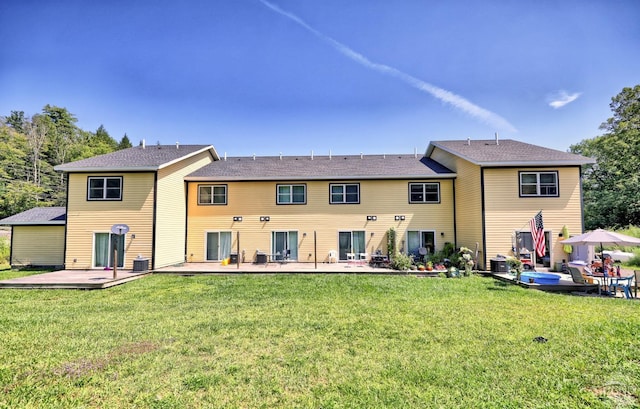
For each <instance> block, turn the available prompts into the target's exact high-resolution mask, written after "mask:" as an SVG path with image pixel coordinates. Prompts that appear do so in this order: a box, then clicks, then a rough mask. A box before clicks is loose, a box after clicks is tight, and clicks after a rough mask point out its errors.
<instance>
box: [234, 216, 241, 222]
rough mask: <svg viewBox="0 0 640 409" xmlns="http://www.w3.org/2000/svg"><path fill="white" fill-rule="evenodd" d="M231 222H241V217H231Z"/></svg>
mask: <svg viewBox="0 0 640 409" xmlns="http://www.w3.org/2000/svg"><path fill="white" fill-rule="evenodd" d="M233 221H234V222H241V221H242V216H233Z"/></svg>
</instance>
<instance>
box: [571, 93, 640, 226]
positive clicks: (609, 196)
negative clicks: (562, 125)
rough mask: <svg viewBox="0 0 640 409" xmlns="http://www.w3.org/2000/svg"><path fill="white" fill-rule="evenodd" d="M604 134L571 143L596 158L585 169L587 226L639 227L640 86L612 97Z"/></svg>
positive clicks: (604, 123)
mask: <svg viewBox="0 0 640 409" xmlns="http://www.w3.org/2000/svg"><path fill="white" fill-rule="evenodd" d="M609 107H610V108H611V111H612V113H613V116H611V117H610V118H608V119H607V120H606V121H605V122H603V123H602V125H600V129H601V130H603V131H604V133H603V134H602V135H600V136H596V137H595V138H591V139H585V140H583V141H581V142H580V143H578V144H575V145H571V147H570V150H571V152H574V153H579V154H581V155H584V156H588V157H591V158H593V159H595V160H596V163H595V164H593V165H588V166H586V167H585V168H584V170H583V192H584V199H583V200H584V221H585V229H586V230H593V229H596V228H605V229H607V228H608V229H621V228H627V227H629V226H640V85H636V86H634V87H625V88H623V89H622V91H621V92H620V93H619V94H618V95H616V96H614V97H613V98H612V99H611V103H610V104H609Z"/></svg>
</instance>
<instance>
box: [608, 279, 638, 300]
mask: <svg viewBox="0 0 640 409" xmlns="http://www.w3.org/2000/svg"><path fill="white" fill-rule="evenodd" d="M634 275H635V273H634ZM633 277H634V276H633V275H630V276H628V277H615V278H612V279H611V285H610V286H609V287H610V291H611V293H613V295H616V293H617V291H618V288H619V289H621V290H622V291H623V292H624V298H631V281H633Z"/></svg>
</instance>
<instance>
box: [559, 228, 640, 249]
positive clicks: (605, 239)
mask: <svg viewBox="0 0 640 409" xmlns="http://www.w3.org/2000/svg"><path fill="white" fill-rule="evenodd" d="M561 243H562V244H586V245H588V244H591V245H596V244H599V245H601V246H615V245H618V246H640V239H638V238H636V237H631V236H627V235H625V234H620V233H614V232H612V231H608V230H603V229H597V230H594V231H590V232H588V233H583V234H581V235H579V236H573V237H571V238H568V239H566V240H562V241H561Z"/></svg>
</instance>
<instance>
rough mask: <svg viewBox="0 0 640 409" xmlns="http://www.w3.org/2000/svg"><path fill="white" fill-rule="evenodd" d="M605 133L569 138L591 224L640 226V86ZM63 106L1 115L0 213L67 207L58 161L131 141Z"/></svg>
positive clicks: (616, 103) (619, 100)
mask: <svg viewBox="0 0 640 409" xmlns="http://www.w3.org/2000/svg"><path fill="white" fill-rule="evenodd" d="M609 106H610V108H611V111H612V113H613V115H612V116H611V117H610V118H608V119H607V120H606V121H605V122H603V123H602V125H601V126H600V129H601V130H603V131H604V133H603V134H602V135H600V136H596V137H595V138H591V139H584V140H582V141H581V142H580V143H577V144H575V145H571V147H570V148H569V150H570V151H571V152H573V153H577V154H581V155H584V156H588V157H591V158H594V159H595V160H596V163H595V164H593V165H587V166H585V167H584V169H583V194H584V221H585V229H586V230H593V229H596V228H610V229H618V228H625V227H628V226H631V225H633V226H640V85H636V86H634V87H625V88H623V89H622V91H621V92H620V93H619V94H618V95H616V96H614V97H613V98H612V99H611V104H610V105H609ZM76 122H77V119H76V117H75V116H74V115H73V114H71V113H70V112H69V111H67V110H66V109H65V108H60V107H56V106H51V105H46V106H45V107H44V108H43V109H42V113H39V114H35V115H33V116H31V117H28V116H25V114H24V112H22V111H12V112H11V113H10V115H8V116H6V117H0V218H3V217H6V216H10V215H12V214H15V213H19V212H21V211H24V210H27V209H30V208H32V207H35V206H63V205H64V204H65V194H66V186H65V180H64V177H63V175H62V174H60V173H57V172H55V171H54V170H53V167H54V166H56V165H59V164H62V163H66V162H72V161H75V160H79V159H84V158H88V157H91V156H95V155H101V154H104V153H109V152H113V151H115V150H118V149H124V148H129V147H131V142H130V141H129V138H128V137H127V135H126V134H125V135H124V136H123V137H122V139H121V140H120V142H117V141H116V140H115V139H113V138H112V137H111V136H109V133H108V132H107V130H106V129H105V128H104V126H102V125H100V127H99V128H98V129H97V130H96V131H95V132H88V131H84V130H82V129H80V128H78V126H77V125H76Z"/></svg>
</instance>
